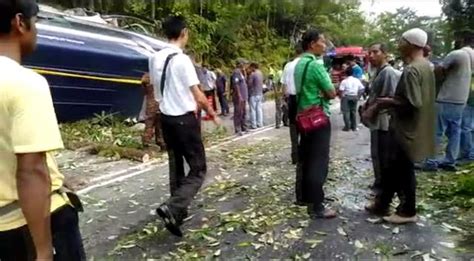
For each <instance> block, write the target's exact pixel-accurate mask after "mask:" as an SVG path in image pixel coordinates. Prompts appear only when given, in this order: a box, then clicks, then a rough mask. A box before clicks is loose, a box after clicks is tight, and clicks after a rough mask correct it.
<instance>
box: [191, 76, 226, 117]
mask: <svg viewBox="0 0 474 261" xmlns="http://www.w3.org/2000/svg"><path fill="white" fill-rule="evenodd" d="M191 92H192V93H193V96H194V100H196V103H197V104H198V106H199V108H201V109H203V110H204V111H205V112H206V113H207V115H209V117H211V119H213V120H214V123H216V124H217V125H220V120H219V118H218V117H217V114H216V112H215V111H214V109H213V108H212V106H211V105H210V104H209V103H208V102H207V98H206V96H205V95H204V93H203V92H202V91H201V90H200V89H199V85H194V86H192V87H191Z"/></svg>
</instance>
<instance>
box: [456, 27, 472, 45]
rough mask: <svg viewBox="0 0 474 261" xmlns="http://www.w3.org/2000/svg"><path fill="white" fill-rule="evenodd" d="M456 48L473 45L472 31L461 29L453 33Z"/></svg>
mask: <svg viewBox="0 0 474 261" xmlns="http://www.w3.org/2000/svg"><path fill="white" fill-rule="evenodd" d="M454 39H455V44H454V47H455V48H456V49H460V48H462V47H465V46H471V47H474V31H470V30H462V31H459V32H457V33H455V34H454Z"/></svg>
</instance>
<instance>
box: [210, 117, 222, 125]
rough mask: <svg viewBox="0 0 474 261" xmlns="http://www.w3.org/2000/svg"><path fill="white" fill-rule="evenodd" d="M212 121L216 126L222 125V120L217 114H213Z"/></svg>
mask: <svg viewBox="0 0 474 261" xmlns="http://www.w3.org/2000/svg"><path fill="white" fill-rule="evenodd" d="M212 121H213V122H214V124H215V125H216V126H217V127H220V126H222V121H221V119H220V118H219V117H217V116H214V118H212Z"/></svg>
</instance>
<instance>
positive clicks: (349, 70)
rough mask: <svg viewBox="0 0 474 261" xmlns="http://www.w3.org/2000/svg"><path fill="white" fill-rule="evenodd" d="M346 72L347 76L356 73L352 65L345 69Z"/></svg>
mask: <svg viewBox="0 0 474 261" xmlns="http://www.w3.org/2000/svg"><path fill="white" fill-rule="evenodd" d="M344 73H345V74H346V76H347V77H350V76H353V75H354V71H353V69H352V67H351V66H349V67H347V68H346V70H344Z"/></svg>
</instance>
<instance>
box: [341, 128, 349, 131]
mask: <svg viewBox="0 0 474 261" xmlns="http://www.w3.org/2000/svg"><path fill="white" fill-rule="evenodd" d="M342 131H346V132H347V131H350V129H349V128H344V129H342Z"/></svg>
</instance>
